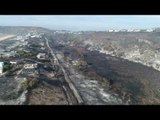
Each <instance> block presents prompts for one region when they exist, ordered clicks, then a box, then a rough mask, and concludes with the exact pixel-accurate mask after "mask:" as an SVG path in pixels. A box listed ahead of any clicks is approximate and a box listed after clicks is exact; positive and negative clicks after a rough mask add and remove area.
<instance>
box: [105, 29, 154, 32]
mask: <svg viewBox="0 0 160 120" xmlns="http://www.w3.org/2000/svg"><path fill="white" fill-rule="evenodd" d="M153 31H154V29H122V30H113V29H110V30H107V32H153Z"/></svg>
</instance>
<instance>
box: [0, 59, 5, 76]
mask: <svg viewBox="0 0 160 120" xmlns="http://www.w3.org/2000/svg"><path fill="white" fill-rule="evenodd" d="M3 66H4V62H0V74H2V73H3Z"/></svg>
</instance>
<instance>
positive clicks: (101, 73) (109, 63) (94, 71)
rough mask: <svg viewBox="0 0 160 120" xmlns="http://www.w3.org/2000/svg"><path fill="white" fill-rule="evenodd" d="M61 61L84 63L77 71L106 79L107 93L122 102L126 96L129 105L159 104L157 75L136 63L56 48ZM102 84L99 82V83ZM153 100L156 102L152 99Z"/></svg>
mask: <svg viewBox="0 0 160 120" xmlns="http://www.w3.org/2000/svg"><path fill="white" fill-rule="evenodd" d="M58 49H59V50H61V51H63V53H64V56H65V58H67V57H69V58H70V59H71V60H75V59H77V58H79V59H82V60H83V61H85V62H86V63H87V65H85V67H84V69H83V70H82V69H78V70H79V72H81V73H83V74H84V75H86V76H89V77H91V78H94V79H97V80H106V81H108V82H109V84H110V90H111V91H113V92H115V93H117V94H119V95H120V96H121V97H122V98H123V97H124V99H125V98H126V97H128V98H129V99H130V100H131V104H157V103H159V101H157V99H159V97H160V96H159V94H160V93H159V91H158V90H159V84H160V79H159V78H160V72H159V71H156V70H154V69H152V68H150V67H146V66H144V65H141V64H139V63H134V62H130V61H128V60H124V59H121V58H118V57H113V56H110V55H105V54H101V53H99V52H96V51H88V50H85V49H83V48H78V47H77V48H76V47H64V46H63V47H60V48H58ZM101 82H102V81H101ZM155 99H156V100H155Z"/></svg>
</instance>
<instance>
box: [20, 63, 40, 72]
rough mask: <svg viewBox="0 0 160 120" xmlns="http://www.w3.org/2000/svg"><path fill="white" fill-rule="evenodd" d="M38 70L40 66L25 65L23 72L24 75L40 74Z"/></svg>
mask: <svg viewBox="0 0 160 120" xmlns="http://www.w3.org/2000/svg"><path fill="white" fill-rule="evenodd" d="M37 68H38V64H25V65H24V69H23V71H22V74H23V73H27V74H28V73H31V74H32V73H36V74H37V73H38V71H37Z"/></svg>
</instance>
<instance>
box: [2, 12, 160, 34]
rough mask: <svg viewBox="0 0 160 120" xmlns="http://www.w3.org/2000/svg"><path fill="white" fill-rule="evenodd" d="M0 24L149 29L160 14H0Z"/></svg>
mask: <svg viewBox="0 0 160 120" xmlns="http://www.w3.org/2000/svg"><path fill="white" fill-rule="evenodd" d="M0 26H38V27H45V28H49V29H52V30H71V31H104V30H108V29H149V28H155V27H160V15H0Z"/></svg>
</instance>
